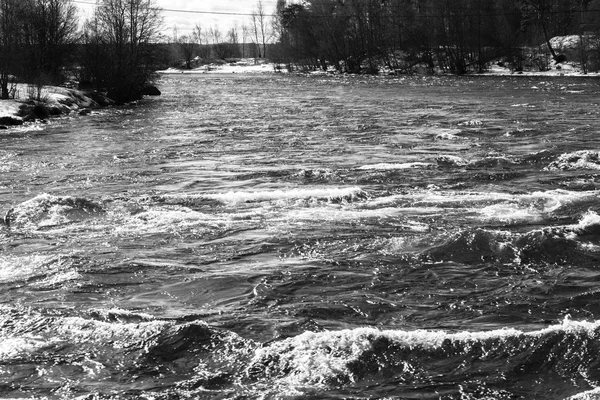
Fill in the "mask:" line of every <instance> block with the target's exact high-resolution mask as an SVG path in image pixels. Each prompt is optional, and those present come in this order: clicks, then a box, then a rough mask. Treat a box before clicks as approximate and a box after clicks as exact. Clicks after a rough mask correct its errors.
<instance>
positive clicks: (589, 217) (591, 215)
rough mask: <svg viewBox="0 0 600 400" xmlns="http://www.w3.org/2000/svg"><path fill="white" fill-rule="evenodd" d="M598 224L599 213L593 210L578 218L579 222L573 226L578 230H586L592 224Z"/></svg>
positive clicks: (599, 221) (599, 222) (599, 223)
mask: <svg viewBox="0 0 600 400" xmlns="http://www.w3.org/2000/svg"><path fill="white" fill-rule="evenodd" d="M598 225H600V215H598V214H597V213H596V212H594V211H588V212H586V213H585V214H583V216H582V217H581V219H580V220H579V223H578V224H576V225H574V226H573V228H575V229H579V230H586V229H589V228H591V227H593V226H598Z"/></svg>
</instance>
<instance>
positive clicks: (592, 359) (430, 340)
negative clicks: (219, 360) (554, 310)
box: [247, 319, 600, 387]
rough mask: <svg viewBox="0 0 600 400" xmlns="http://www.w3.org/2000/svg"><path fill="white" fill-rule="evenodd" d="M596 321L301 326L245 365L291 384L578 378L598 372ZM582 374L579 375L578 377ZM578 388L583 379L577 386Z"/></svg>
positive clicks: (257, 376) (255, 374) (252, 372)
mask: <svg viewBox="0 0 600 400" xmlns="http://www.w3.org/2000/svg"><path fill="white" fill-rule="evenodd" d="M599 327H600V322H576V321H571V320H569V319H565V320H564V321H563V322H562V323H561V324H559V325H553V326H550V327H548V328H545V329H541V330H538V331H533V332H523V331H521V330H517V329H508V328H507V329H500V330H492V331H481V332H469V331H462V332H456V333H448V332H446V331H429V330H416V331H403V330H379V329H376V328H357V329H347V330H341V331H335V332H333V331H325V332H305V333H303V334H301V335H299V336H296V337H292V338H287V339H284V340H282V341H279V342H275V343H270V344H268V345H266V346H264V347H262V348H259V349H257V350H256V352H255V354H254V357H253V358H252V360H251V361H250V365H249V366H248V368H247V375H248V376H249V377H250V378H251V379H253V380H262V379H265V378H268V379H270V380H273V381H275V382H277V383H278V384H280V385H281V384H285V385H292V386H300V387H306V386H318V387H328V386H338V385H346V384H353V385H355V384H357V383H358V382H360V381H363V380H367V381H368V380H372V379H377V378H378V377H386V376H387V377H391V376H393V377H394V380H395V381H397V382H406V383H409V384H410V383H411V382H412V383H413V384H415V383H418V382H420V383H421V384H432V383H433V382H435V381H436V380H441V381H440V382H439V383H442V381H443V382H448V380H451V379H452V376H454V378H455V379H456V380H458V381H459V382H460V379H464V378H465V377H466V376H469V375H472V376H486V374H487V375H488V378H487V379H489V380H491V379H496V380H497V381H498V382H502V381H504V380H507V379H509V380H511V381H513V382H514V381H515V380H519V379H522V380H523V383H525V382H526V381H527V379H529V378H528V377H529V376H532V375H536V374H538V373H541V372H549V371H550V372H554V373H555V374H558V375H559V376H562V377H563V378H564V379H566V380H568V379H572V380H573V381H576V382H577V381H578V382H580V383H581V384H582V385H583V384H585V383H587V382H586V381H585V377H584V376H585V374H586V373H588V374H592V375H597V373H596V372H595V367H596V366H597V363H598V362H597V359H596V349H597V347H598V346H599V345H600V342H599V341H598V339H597V335H598V333H599ZM582 375H584V376H582ZM584 387H585V386H584Z"/></svg>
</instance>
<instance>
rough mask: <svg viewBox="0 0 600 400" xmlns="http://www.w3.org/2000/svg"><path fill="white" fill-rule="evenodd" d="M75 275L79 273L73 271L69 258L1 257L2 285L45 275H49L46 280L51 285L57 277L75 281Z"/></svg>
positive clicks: (38, 255) (38, 256)
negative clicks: (69, 278)
mask: <svg viewBox="0 0 600 400" xmlns="http://www.w3.org/2000/svg"><path fill="white" fill-rule="evenodd" d="M73 274H75V275H78V274H77V271H75V270H73V269H72V265H71V263H70V262H69V258H68V257H65V258H62V257H61V256H55V255H53V256H46V255H40V254H32V255H27V256H2V257H0V283H10V282H18V281H22V280H28V279H31V278H33V277H36V276H44V275H49V276H48V277H46V278H45V279H46V280H47V283H50V282H51V281H52V280H53V279H58V278H56V276H57V275H63V277H67V276H68V277H71V279H75V275H73ZM37 284H38V285H40V284H42V283H40V282H38V283H37Z"/></svg>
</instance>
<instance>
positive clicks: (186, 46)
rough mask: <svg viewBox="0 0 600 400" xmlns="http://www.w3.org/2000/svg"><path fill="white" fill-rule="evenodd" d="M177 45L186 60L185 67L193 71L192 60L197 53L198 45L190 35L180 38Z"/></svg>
mask: <svg viewBox="0 0 600 400" xmlns="http://www.w3.org/2000/svg"><path fill="white" fill-rule="evenodd" d="M177 44H178V45H179V48H180V49H181V53H182V54H183V59H184V60H185V67H186V68H187V69H192V60H193V58H194V54H195V51H196V47H197V45H196V43H195V42H194V40H193V38H192V37H190V36H188V35H183V36H180V37H179V39H178V41H177Z"/></svg>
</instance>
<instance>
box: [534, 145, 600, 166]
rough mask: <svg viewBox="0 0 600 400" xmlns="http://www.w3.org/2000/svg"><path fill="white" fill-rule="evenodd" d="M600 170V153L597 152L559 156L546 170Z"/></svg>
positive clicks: (588, 151)
mask: <svg viewBox="0 0 600 400" xmlns="http://www.w3.org/2000/svg"><path fill="white" fill-rule="evenodd" d="M579 169H592V170H600V152H599V151H596V150H579V151H574V152H571V153H565V154H561V155H560V156H558V158H557V159H556V160H555V161H552V162H551V163H550V164H549V165H548V166H547V167H546V168H544V170H546V171H555V170H566V171H568V170H579Z"/></svg>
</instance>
